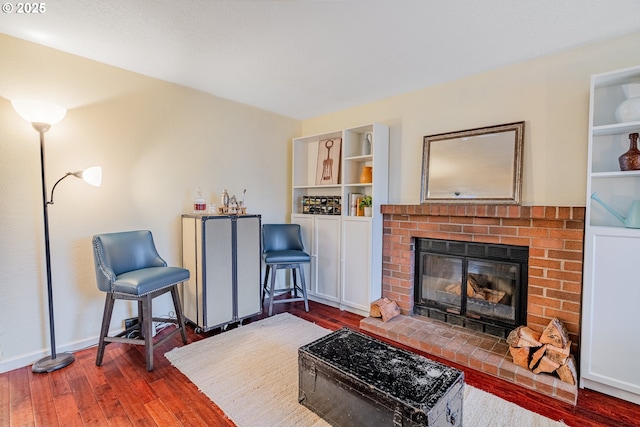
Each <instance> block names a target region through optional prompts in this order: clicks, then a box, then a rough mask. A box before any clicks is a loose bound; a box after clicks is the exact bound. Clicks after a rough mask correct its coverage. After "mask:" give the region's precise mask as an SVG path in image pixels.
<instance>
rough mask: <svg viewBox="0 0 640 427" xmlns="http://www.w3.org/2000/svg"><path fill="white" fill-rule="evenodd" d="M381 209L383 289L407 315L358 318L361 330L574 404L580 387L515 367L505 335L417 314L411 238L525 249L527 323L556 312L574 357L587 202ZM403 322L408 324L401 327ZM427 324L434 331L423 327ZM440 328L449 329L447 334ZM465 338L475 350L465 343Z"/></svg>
mask: <svg viewBox="0 0 640 427" xmlns="http://www.w3.org/2000/svg"><path fill="white" fill-rule="evenodd" d="M382 213H383V217H384V225H383V227H384V230H383V248H384V249H383V279H382V280H383V282H382V294H383V296H386V297H389V298H391V299H393V300H395V301H397V302H398V304H399V305H400V308H401V310H402V314H403V316H402V317H401V318H400V319H399V320H398V321H397V322H395V324H393V323H394V321H390V322H387V323H386V324H383V323H382V322H380V321H379V320H378V319H372V318H365V319H364V320H363V322H362V323H361V327H363V329H368V330H370V331H371V332H374V333H376V334H379V335H382V336H387V337H388V338H390V339H394V340H396V341H399V342H403V343H404V344H407V345H410V346H413V347H416V348H420V349H421V350H424V351H427V352H429V353H432V354H435V355H437V356H442V357H444V358H449V359H451V360H453V361H456V362H458V363H461V364H466V365H468V366H470V367H472V368H475V369H479V370H483V371H487V372H488V373H491V374H494V375H497V376H499V377H501V378H504V379H507V380H510V381H513V382H516V383H519V384H520V385H522V386H524V387H528V388H532V389H535V390H538V391H540V392H542V393H544V394H548V395H551V396H553V397H556V398H558V399H560V400H563V401H568V402H571V403H575V399H576V397H577V387H575V386H571V387H568V385H567V384H566V383H562V382H561V381H559V379H557V378H555V377H554V376H551V375H535V374H532V373H530V372H529V373H527V372H525V371H526V370H525V369H524V368H521V367H518V366H516V365H514V364H513V363H512V361H511V357H510V355H509V354H508V348H507V346H506V343H505V342H504V340H500V339H491V338H488V337H485V336H484V334H481V333H476V332H474V331H468V332H467V331H462V330H461V328H460V327H456V326H449V325H446V324H443V323H442V322H437V321H433V320H431V319H428V318H424V317H422V316H414V313H413V304H414V289H413V287H414V272H415V265H414V264H415V255H414V239H415V238H417V237H424V238H432V239H444V240H455V241H465V242H481V243H497V244H505V245H515V246H526V247H528V248H529V263H528V298H527V316H526V324H527V326H529V327H531V328H533V329H536V330H538V331H542V329H543V328H544V327H545V326H546V325H547V324H548V323H549V321H550V320H551V319H553V318H554V317H557V318H558V319H560V320H561V321H562V322H563V323H564V324H565V326H566V327H567V330H568V331H569V333H570V336H571V340H572V343H573V345H572V353H573V354H577V348H578V343H579V333H580V301H581V292H582V259H583V236H584V214H585V208H584V207H562V206H512V205H508V206H507V205H475V204H468V205H461V204H424V205H384V206H382ZM394 320H395V319H394ZM416 322H418V323H416ZM401 323H402V324H403V325H404V326H398V325H400V324H401ZM423 324H424V325H426V326H425V328H426V329H428V330H430V333H421V332H420V329H421V326H420V325H423ZM434 325H435V326H434ZM434 328H435V329H434ZM441 328H449V329H450V331H449V332H443V331H444V329H441ZM434 330H438V331H439V332H438V335H440V336H439V337H434V335H435V334H434V333H433V332H434ZM422 332H424V331H422ZM442 335H445V336H448V337H449V338H450V341H455V346H456V348H455V351H452V350H451V349H450V348H448V346H449V345H450V341H447V340H446V339H445V340H443V339H442ZM445 338H446V337H445ZM430 339H431V340H432V341H431V342H430V341H429V340H430ZM461 340H464V341H465V342H466V343H467V344H469V345H470V346H472V348H469V345H467V346H465V345H461V343H460V341H461ZM479 343H481V344H479ZM488 347H491V348H488ZM494 355H495V356H496V357H493V356H494Z"/></svg>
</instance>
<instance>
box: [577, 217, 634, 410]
mask: <svg viewBox="0 0 640 427" xmlns="http://www.w3.org/2000/svg"><path fill="white" fill-rule="evenodd" d="M601 229H602V231H597V232H596V233H595V234H594V235H592V236H591V237H590V238H588V240H586V241H585V249H586V251H585V252H586V254H585V256H586V257H588V259H587V258H585V264H587V265H589V264H590V265H591V269H590V271H585V283H584V287H585V292H584V300H583V304H584V311H583V313H584V314H585V316H584V319H583V324H584V329H585V330H587V331H590V332H591V333H589V334H585V335H584V336H583V338H582V341H583V343H582V345H583V350H582V351H583V356H582V357H583V363H582V369H583V372H582V377H583V382H584V381H585V380H591V381H595V382H597V383H601V384H605V385H607V386H610V387H615V388H616V389H620V390H625V391H627V392H630V393H633V394H634V396H621V397H623V398H626V399H627V400H631V401H634V402H636V403H640V370H638V369H637V364H638V356H640V339H638V332H637V325H636V314H635V313H636V312H637V310H638V301H640V286H637V285H635V286H634V285H632V284H635V283H637V281H638V265H637V264H638V254H640V239H639V238H638V235H637V233H636V235H633V236H624V235H621V234H622V233H621V232H620V231H619V230H617V229H615V228H611V229H610V230H607V228H605V227H601ZM623 232H624V231H623ZM589 385H593V384H589ZM592 388H595V389H598V387H592ZM603 391H605V392H607V390H603Z"/></svg>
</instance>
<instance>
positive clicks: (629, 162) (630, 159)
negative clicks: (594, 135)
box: [618, 133, 640, 171]
mask: <svg viewBox="0 0 640 427" xmlns="http://www.w3.org/2000/svg"><path fill="white" fill-rule="evenodd" d="M618 163H620V170H621V171H637V170H640V150H638V134H637V133H630V134H629V151H627V152H626V153H624V154H623V155H622V156H620V157H618Z"/></svg>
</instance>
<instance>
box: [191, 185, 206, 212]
mask: <svg viewBox="0 0 640 427" xmlns="http://www.w3.org/2000/svg"><path fill="white" fill-rule="evenodd" d="M206 209H207V200H206V199H205V198H204V197H203V196H202V190H200V187H196V192H195V197H194V198H193V213H195V214H199V213H204V211H205V210H206Z"/></svg>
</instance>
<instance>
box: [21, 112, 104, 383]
mask: <svg viewBox="0 0 640 427" xmlns="http://www.w3.org/2000/svg"><path fill="white" fill-rule="evenodd" d="M11 105H12V106H13V109H14V110H16V112H17V113H18V114H19V115H20V116H21V117H22V118H23V119H25V120H26V121H28V122H30V123H31V125H32V126H33V128H34V129H35V130H36V131H37V132H38V133H39V134H40V170H41V177H42V211H43V216H44V249H45V266H46V273H47V296H48V301H49V338H50V344H51V355H50V356H46V357H44V358H42V359H40V360H38V361H37V362H36V363H34V364H33V366H32V367H31V370H32V371H33V372H36V373H45V372H52V371H56V370H58V369H61V368H64V367H65V366H68V365H70V364H71V363H72V362H73V361H74V360H75V356H74V355H73V353H67V352H65V353H56V333H55V327H54V316H53V283H52V279H51V250H50V245H49V212H48V208H49V205H53V192H54V191H55V189H56V186H57V185H58V184H59V183H60V181H62V180H63V179H65V178H67V177H69V176H71V175H73V176H75V177H76V178H82V179H83V180H84V181H85V182H86V183H87V184H90V185H93V186H95V187H99V186H100V184H101V183H102V168H100V167H99V166H94V167H91V168H88V169H85V170H84V171H80V172H67V173H66V174H65V175H64V176H63V177H62V178H60V179H59V180H58V181H56V183H55V184H54V185H53V188H52V189H51V197H50V198H49V200H47V185H46V181H45V168H44V167H45V163H44V134H45V132H47V131H48V130H49V128H50V127H51V125H54V124H56V123H58V122H59V121H60V120H62V119H63V118H64V116H65V115H66V113H67V110H66V108H64V107H60V106H58V105H54V104H49V103H46V102H40V101H30V100H14V101H11Z"/></svg>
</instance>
